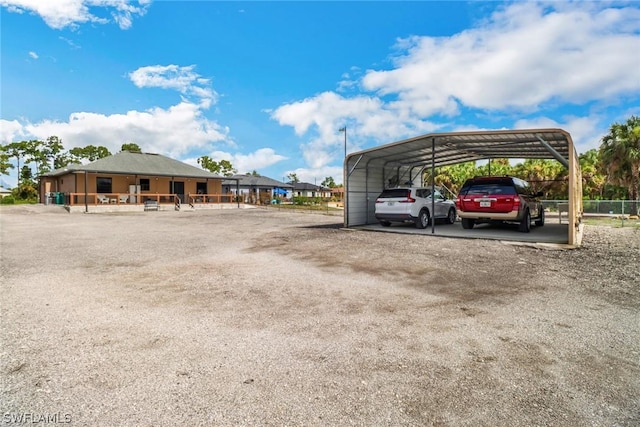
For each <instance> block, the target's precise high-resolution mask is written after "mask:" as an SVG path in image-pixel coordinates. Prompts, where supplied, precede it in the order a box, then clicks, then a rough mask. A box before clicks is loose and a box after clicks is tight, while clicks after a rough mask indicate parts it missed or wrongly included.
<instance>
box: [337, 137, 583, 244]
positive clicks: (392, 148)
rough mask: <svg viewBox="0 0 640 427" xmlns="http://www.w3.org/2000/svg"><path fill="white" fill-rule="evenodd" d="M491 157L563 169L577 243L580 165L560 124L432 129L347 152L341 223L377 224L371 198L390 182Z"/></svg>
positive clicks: (414, 178) (571, 240)
mask: <svg viewBox="0 0 640 427" xmlns="http://www.w3.org/2000/svg"><path fill="white" fill-rule="evenodd" d="M496 158H512V159H555V160H557V161H559V162H561V163H562V164H563V165H564V166H565V167H567V168H568V170H569V197H568V199H569V200H568V202H569V227H568V243H569V244H570V245H576V246H577V245H580V243H581V240H582V228H581V219H582V178H581V173H580V164H579V162H578V156H577V153H576V151H575V148H574V145H573V141H572V139H571V135H569V133H568V132H566V131H564V130H562V129H524V130H495V131H474V132H451V133H434V134H427V135H422V136H418V137H415V138H410V139H406V140H403V141H398V142H394V143H391V144H387V145H382V146H379V147H375V148H371V149H368V150H363V151H359V152H356V153H352V154H349V155H348V156H347V157H346V159H345V162H344V185H345V211H344V224H345V227H354V226H358V225H366V224H373V223H376V222H377V221H376V219H375V216H374V213H375V200H376V198H377V196H378V195H379V194H380V192H381V191H382V190H383V189H384V188H385V187H388V186H389V185H390V184H391V185H393V184H395V183H400V184H403V183H404V182H406V181H412V182H420V180H421V179H422V177H421V174H422V171H423V170H425V169H427V168H435V167H440V166H447V165H453V164H456V163H463V162H469V161H475V160H485V159H496ZM416 185H418V184H416Z"/></svg>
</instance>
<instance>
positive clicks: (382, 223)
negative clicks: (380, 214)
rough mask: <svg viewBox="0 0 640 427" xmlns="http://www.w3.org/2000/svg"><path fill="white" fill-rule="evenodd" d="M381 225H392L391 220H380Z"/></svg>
mask: <svg viewBox="0 0 640 427" xmlns="http://www.w3.org/2000/svg"><path fill="white" fill-rule="evenodd" d="M380 225H381V226H383V227H388V226H390V225H391V223H390V222H389V221H380Z"/></svg>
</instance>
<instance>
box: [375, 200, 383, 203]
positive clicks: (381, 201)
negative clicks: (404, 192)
mask: <svg viewBox="0 0 640 427" xmlns="http://www.w3.org/2000/svg"><path fill="white" fill-rule="evenodd" d="M376 203H384V200H382V199H376Z"/></svg>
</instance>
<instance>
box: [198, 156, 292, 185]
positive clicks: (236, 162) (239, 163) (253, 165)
mask: <svg viewBox="0 0 640 427" xmlns="http://www.w3.org/2000/svg"><path fill="white" fill-rule="evenodd" d="M207 155H208V156H209V157H210V158H211V159H212V160H215V161H217V162H219V161H220V160H228V161H230V162H231V164H232V165H233V167H234V169H236V170H237V171H238V173H240V174H244V173H247V172H249V173H251V172H253V171H254V170H255V171H258V172H260V170H262V169H264V168H267V167H269V166H273V165H275V164H276V163H278V162H281V161H283V160H286V159H287V157H286V156H283V155H281V154H277V153H276V152H275V151H274V150H273V149H272V148H260V149H258V150H256V151H254V152H253V153H249V154H239V153H236V154H233V153H229V152H226V151H213V152H211V153H209V154H207ZM192 164H195V165H197V160H196V159H193V160H192ZM274 179H276V178H274Z"/></svg>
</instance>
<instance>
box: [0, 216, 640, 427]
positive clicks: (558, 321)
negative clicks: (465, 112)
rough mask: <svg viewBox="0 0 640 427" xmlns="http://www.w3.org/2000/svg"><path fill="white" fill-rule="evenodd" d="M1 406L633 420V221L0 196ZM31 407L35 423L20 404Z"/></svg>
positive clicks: (237, 421) (639, 420)
mask: <svg viewBox="0 0 640 427" xmlns="http://www.w3.org/2000/svg"><path fill="white" fill-rule="evenodd" d="M0 215H1V217H0V225H1V234H0V236H1V238H2V241H1V248H2V253H1V258H2V260H1V261H2V265H1V274H2V277H1V281H2V283H1V285H0V290H1V297H0V298H1V300H0V303H1V314H2V315H1V322H2V324H1V326H2V327H1V332H0V340H1V341H0V344H1V350H0V378H1V380H2V381H1V384H0V393H1V394H0V400H1V403H0V411H1V412H2V414H1V415H0V416H2V418H1V419H0V423H1V424H11V423H19V422H22V423H25V422H29V420H38V422H44V421H45V420H49V421H50V422H51V420H54V419H55V421H57V422H64V423H68V424H69V425H82V426H89V425H91V426H130V425H137V426H175V425H204V426H209V425H216V426H231V425H234V426H235V425H265V426H268V425H272V426H281V425H305V426H316V425H318V426H323V425H326V426H336V425H361V426H372V425H388V426H390V425H408V426H411V425H414V426H429V425H434V426H436V425H437V426H440V425H442V426H514V425H519V426H520V425H536V426H546V425H549V426H560V425H561V426H585V425H590V426H637V425H640V398H639V397H638V396H640V310H639V308H640V284H639V276H640V231H639V230H638V229H634V228H632V227H625V228H608V227H598V226H586V229H585V234H584V241H583V246H582V247H581V248H580V249H574V250H561V251H552V250H541V249H535V248H531V247H524V246H515V245H511V244H505V243H501V242H498V241H484V240H466V239H453V238H444V237H436V236H430V235H428V234H426V235H401V234H391V233H376V232H367V231H353V230H344V229H342V228H341V225H342V218H341V217H336V216H327V215H317V214H311V213H290V212H283V211H273V210H270V209H267V208H265V209H242V210H235V209H232V210H219V211H197V212H147V213H128V214H68V213H66V212H64V211H61V210H60V208H59V207H57V206H48V207H46V206H28V207H24V206H16V207H2V209H0ZM31 423H33V421H31Z"/></svg>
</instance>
